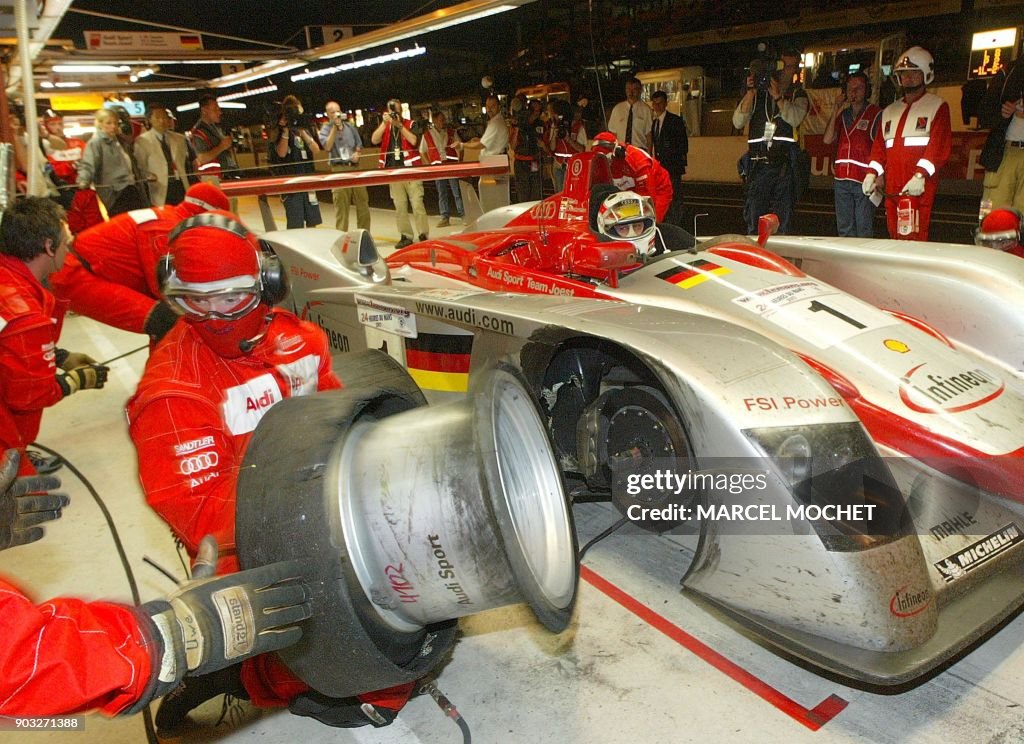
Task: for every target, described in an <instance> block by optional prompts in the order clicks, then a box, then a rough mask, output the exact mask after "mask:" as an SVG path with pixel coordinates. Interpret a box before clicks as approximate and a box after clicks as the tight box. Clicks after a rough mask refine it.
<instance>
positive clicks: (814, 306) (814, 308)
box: [811, 300, 867, 330]
mask: <svg viewBox="0 0 1024 744" xmlns="http://www.w3.org/2000/svg"><path fill="white" fill-rule="evenodd" d="M822 311H824V312H826V313H828V314H829V315H834V316H835V317H837V318H839V320H841V321H843V322H845V323H849V324H850V325H852V326H853V327H854V328H858V329H861V330H863V329H864V328H867V326H866V325H864V324H863V323H861V322H860V321H857V320H854V319H853V318H851V317H850V316H849V315H844V314H843V313H841V312H839V311H838V310H836V309H835V308H833V307H829V306H828V305H826V304H825V303H824V302H818V301H817V300H811V312H812V313H820V312H822Z"/></svg>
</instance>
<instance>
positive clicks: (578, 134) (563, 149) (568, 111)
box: [546, 99, 588, 192]
mask: <svg viewBox="0 0 1024 744" xmlns="http://www.w3.org/2000/svg"><path fill="white" fill-rule="evenodd" d="M546 139H547V143H548V150H550V151H551V180H552V182H553V183H554V185H555V192H560V191H561V190H562V187H563V186H565V167H566V166H567V165H568V164H569V160H570V159H571V158H572V156H573V155H575V154H576V153H578V152H585V151H586V149H587V144H588V140H587V130H586V128H585V127H584V126H583V112H582V111H581V110H580V109H579V108H576V109H575V110H574V109H573V108H572V107H571V106H570V105H569V102H568V101H562V100H557V99H556V100H553V101H551V102H550V103H548V130H547V135H546Z"/></svg>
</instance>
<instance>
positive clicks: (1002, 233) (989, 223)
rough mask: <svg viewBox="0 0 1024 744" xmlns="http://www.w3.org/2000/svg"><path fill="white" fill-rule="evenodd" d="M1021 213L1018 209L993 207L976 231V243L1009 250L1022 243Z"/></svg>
mask: <svg viewBox="0 0 1024 744" xmlns="http://www.w3.org/2000/svg"><path fill="white" fill-rule="evenodd" d="M1020 223H1021V213H1020V212H1018V211H1017V210H1016V209H1009V208H1006V207H1004V208H1002V209H993V210H992V211H991V212H989V213H988V214H987V215H985V219H983V220H982V221H981V225H979V226H978V231H977V232H976V233H974V244H975V245H981V246H984V247H985V248H993V249H995V250H997V251H1008V250H1010V249H1011V248H1015V247H1016V246H1017V245H1019V244H1020Z"/></svg>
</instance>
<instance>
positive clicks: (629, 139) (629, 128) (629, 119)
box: [626, 103, 633, 145]
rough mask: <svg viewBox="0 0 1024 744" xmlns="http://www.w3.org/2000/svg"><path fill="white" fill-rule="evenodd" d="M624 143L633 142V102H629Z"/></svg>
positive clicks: (630, 143) (629, 143)
mask: <svg viewBox="0 0 1024 744" xmlns="http://www.w3.org/2000/svg"><path fill="white" fill-rule="evenodd" d="M626 144H627V145H632V144H633V104H632V103H631V104H629V116H627V117H626Z"/></svg>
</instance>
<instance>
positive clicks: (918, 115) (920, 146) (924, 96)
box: [863, 46, 952, 240]
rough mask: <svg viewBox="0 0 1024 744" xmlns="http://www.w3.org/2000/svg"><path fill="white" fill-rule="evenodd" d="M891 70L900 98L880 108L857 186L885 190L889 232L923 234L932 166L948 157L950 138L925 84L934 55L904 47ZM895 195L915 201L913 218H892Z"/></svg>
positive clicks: (941, 107)
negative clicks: (867, 167)
mask: <svg viewBox="0 0 1024 744" xmlns="http://www.w3.org/2000/svg"><path fill="white" fill-rule="evenodd" d="M894 72H895V73H896V76H897V77H898V79H899V84H900V88H901V89H902V90H903V98H901V99H898V100H896V101H893V102H892V103H891V104H889V105H888V106H887V107H886V108H885V110H884V111H883V112H882V136H881V137H878V138H877V139H875V143H874V145H873V147H872V150H871V168H872V170H873V171H874V172H873V173H868V175H867V176H866V177H865V178H864V184H863V191H864V193H865V194H866V195H868V196H870V195H872V194H874V193H875V191H883V190H888V191H889V193H888V194H886V198H885V212H886V219H887V221H888V224H889V237H890V238H893V239H896V240H928V224H929V222H930V221H931V213H932V204H933V202H934V201H935V192H936V190H937V189H938V185H939V177H938V172H939V170H940V169H941V168H942V166H943V165H944V164H945V163H946V160H947V159H948V158H949V151H950V146H951V143H952V128H951V125H950V118H949V106H948V105H947V104H946V102H945V101H943V100H942V99H941V98H939V97H938V96H937V95H935V94H934V93H928V92H927V91H926V90H925V86H926V85H929V84H930V83H931V82H932V81H933V80H934V79H935V60H934V59H933V58H932V55H931V54H929V53H928V52H927V51H925V50H924V49H922V48H921V47H918V46H915V47H910V49H908V50H906V51H905V52H904V53H903V54H902V55H901V56H900V59H899V62H897V63H896V67H895V68H894ZM894 189H899V191H898V192H897V191H894ZM901 196H903V197H910V199H908V200H906V201H907V202H908V203H909V206H908V208H907V209H906V210H905V211H907V212H909V211H910V209H914V208H915V207H916V212H917V215H916V217H917V219H916V224H915V223H914V220H913V216H912V214H905V216H904V221H903V224H902V225H900V224H898V223H899V215H898V214H897V213H898V211H899V209H900V204H899V202H900V201H904V200H903V199H900V197H901ZM914 202H917V203H916V205H915V204H914Z"/></svg>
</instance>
